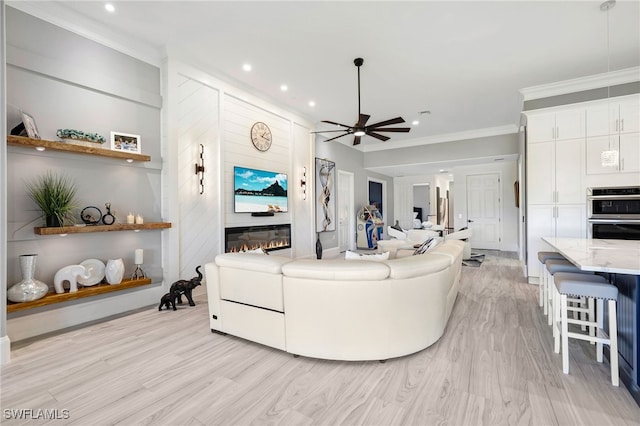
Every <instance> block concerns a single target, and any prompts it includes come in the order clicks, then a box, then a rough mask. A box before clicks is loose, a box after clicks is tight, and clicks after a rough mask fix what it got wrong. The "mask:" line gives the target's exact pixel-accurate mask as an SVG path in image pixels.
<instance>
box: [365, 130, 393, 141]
mask: <svg viewBox="0 0 640 426" xmlns="http://www.w3.org/2000/svg"><path fill="white" fill-rule="evenodd" d="M367 135H369V136H373V137H374V138H376V139H380V140H381V141H383V142H385V141H388V140H389V139H391V138H390V137H388V136H385V135H379V134H377V133H373V132H370V133H367Z"/></svg>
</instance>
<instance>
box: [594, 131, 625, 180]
mask: <svg viewBox="0 0 640 426" xmlns="http://www.w3.org/2000/svg"><path fill="white" fill-rule="evenodd" d="M618 148H619V147H618V138H617V136H598V137H594V138H587V174H588V175H593V174H601V173H618V163H616V164H615V165H614V166H603V165H602V153H603V152H604V151H611V150H617V149H618Z"/></svg>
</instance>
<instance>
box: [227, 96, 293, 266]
mask: <svg viewBox="0 0 640 426" xmlns="http://www.w3.org/2000/svg"><path fill="white" fill-rule="evenodd" d="M223 104H224V120H225V121H224V133H223V142H222V143H223V149H224V188H223V193H224V213H225V217H224V224H225V227H235V226H257V225H270V224H283V223H291V217H292V207H293V206H292V189H295V188H292V184H293V178H294V176H293V174H292V170H291V167H290V164H291V148H292V143H291V139H292V132H291V124H292V123H291V120H289V119H287V118H284V117H281V116H279V115H277V114H275V113H273V112H271V111H268V110H266V109H263V108H261V107H259V106H257V105H254V104H252V103H250V102H247V101H245V100H242V99H239V98H237V97H235V96H232V95H229V94H226V95H225V99H224V103H223ZM256 121H261V122H263V123H265V124H267V125H268V126H269V128H270V129H271V133H272V144H271V148H270V149H269V150H268V151H266V152H261V151H258V150H257V149H256V148H254V146H253V145H252V143H251V138H250V131H251V126H252V125H253V124H254V123H255V122H256ZM234 166H242V167H250V168H254V169H260V170H268V171H272V172H279V173H286V174H287V177H288V179H287V180H288V182H287V185H288V186H287V192H288V198H289V210H288V212H286V213H276V214H275V215H274V216H265V217H254V216H251V215H250V214H249V213H234V211H233V167H234ZM282 252H283V254H284V251H282ZM278 253H279V254H280V252H278Z"/></svg>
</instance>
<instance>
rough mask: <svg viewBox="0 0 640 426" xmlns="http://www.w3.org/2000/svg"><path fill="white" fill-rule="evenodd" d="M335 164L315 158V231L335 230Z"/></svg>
mask: <svg viewBox="0 0 640 426" xmlns="http://www.w3.org/2000/svg"><path fill="white" fill-rule="evenodd" d="M335 181H336V163H334V162H333V161H329V160H327V159H324V158H316V231H317V232H325V231H335V230H336V219H335V218H336V197H335V194H334V191H335Z"/></svg>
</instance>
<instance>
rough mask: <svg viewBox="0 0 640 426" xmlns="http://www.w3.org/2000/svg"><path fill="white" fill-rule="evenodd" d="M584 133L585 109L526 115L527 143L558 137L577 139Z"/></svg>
mask: <svg viewBox="0 0 640 426" xmlns="http://www.w3.org/2000/svg"><path fill="white" fill-rule="evenodd" d="M584 135H585V110H584V108H577V109H571V110H564V111H563V110H556V111H553V112H545V113H540V114H532V115H528V118H527V141H528V142H529V143H536V142H544V141H551V140H560V139H577V138H583V137H584Z"/></svg>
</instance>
